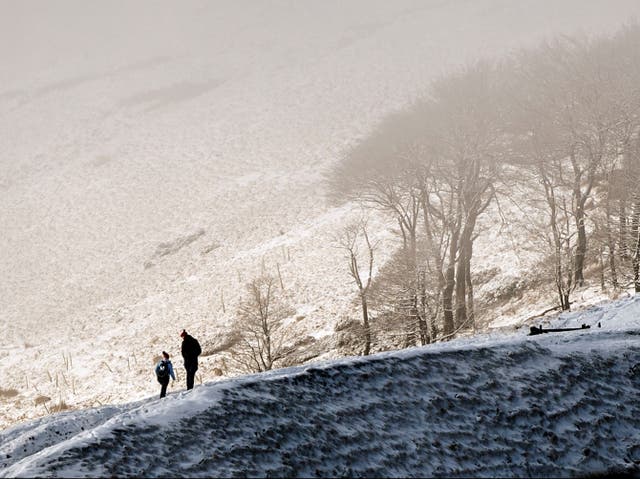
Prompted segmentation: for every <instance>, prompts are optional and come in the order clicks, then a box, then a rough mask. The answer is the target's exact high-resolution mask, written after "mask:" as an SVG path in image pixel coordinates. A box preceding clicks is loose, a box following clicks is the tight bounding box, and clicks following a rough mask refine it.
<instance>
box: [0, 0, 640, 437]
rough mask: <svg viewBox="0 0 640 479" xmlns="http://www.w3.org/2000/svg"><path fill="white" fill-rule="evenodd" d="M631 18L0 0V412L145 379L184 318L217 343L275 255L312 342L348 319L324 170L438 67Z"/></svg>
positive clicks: (534, 6) (347, 290) (39, 408)
mask: <svg viewBox="0 0 640 479" xmlns="http://www.w3.org/2000/svg"><path fill="white" fill-rule="evenodd" d="M639 14H640V4H638V2H637V1H635V0H613V1H599V0H591V1H585V0H563V1H556V0H553V1H552V0H542V1H540V0H518V1H511V0H508V1H507V0H481V1H476V0H459V1H443V0H399V1H394V2H389V1H387V0H350V1H349V2H343V1H338V0H328V1H316V2H295V1H289V0H271V1H265V2H252V1H246V0H240V1H201V0H190V1H185V2H180V3H179V4H177V3H176V2H173V1H168V0H166V1H157V2H156V1H149V0H144V1H142V0H141V1H138V2H135V4H132V3H131V2H126V1H113V2H84V1H80V0H64V1H56V2H51V3H48V4H47V5H42V4H41V2H34V1H31V0H25V1H24V2H22V1H21V2H2V3H0V56H1V58H2V59H3V61H2V62H0V202H1V203H2V208H0V231H2V234H0V328H1V329H2V332H3V335H4V336H3V337H4V338H5V341H4V343H3V344H2V345H1V346H0V364H1V366H0V367H1V368H2V370H1V372H2V377H3V386H2V387H3V388H6V389H9V390H12V391H13V390H15V391H17V393H18V395H17V396H11V397H9V396H5V395H4V394H3V391H0V427H5V426H6V425H8V424H12V423H14V422H16V421H19V420H24V419H28V418H33V417H37V416H40V415H43V414H45V413H46V410H45V407H44V405H43V404H36V401H37V400H38V399H39V398H40V397H42V396H46V397H50V398H52V401H51V403H53V402H59V401H64V402H65V403H66V404H68V405H69V406H71V407H87V406H91V405H98V404H101V403H102V404H105V403H113V402H123V401H131V400H134V399H140V398H142V397H145V396H147V395H149V394H150V393H151V391H152V390H153V389H154V387H155V385H154V383H153V378H152V377H151V374H150V368H151V366H152V364H153V358H154V356H156V355H157V354H159V352H160V351H162V350H163V349H167V350H169V351H170V352H171V353H172V354H175V353H176V352H177V348H178V347H179V339H178V337H177V333H178V331H180V329H182V328H184V327H186V328H187V329H189V330H191V331H193V332H194V335H195V336H197V337H198V338H199V339H202V340H203V341H204V340H206V341H207V342H209V343H211V345H212V346H215V345H216V344H217V343H216V341H217V340H218V332H219V331H222V330H224V328H225V325H227V324H228V323H229V321H230V320H231V319H232V318H233V315H234V312H235V307H236V305H237V303H238V300H239V299H240V295H241V293H242V291H243V285H244V284H245V283H246V282H247V281H249V280H250V279H251V278H252V277H253V276H255V275H256V274H259V273H260V272H261V270H262V269H263V266H262V265H264V269H266V270H267V272H271V273H273V272H274V270H275V268H276V267H278V266H279V267H280V270H281V272H282V276H283V278H284V282H285V285H286V287H287V291H288V292H289V294H290V295H291V300H292V302H293V303H294V307H295V308H296V310H297V316H299V317H304V319H302V320H301V321H300V322H299V323H298V327H299V328H300V334H301V335H312V336H314V337H317V338H321V337H323V336H327V335H328V334H330V333H331V332H332V331H333V326H334V325H335V323H336V321H338V320H339V319H340V318H342V317H344V316H349V315H352V316H353V315H354V311H353V306H352V304H351V299H352V294H353V284H352V282H351V280H350V278H349V277H348V272H347V268H346V267H345V264H344V262H343V261H342V259H341V257H340V255H338V254H336V251H335V248H333V247H332V244H331V243H332V238H333V237H334V236H335V234H336V233H337V232H338V231H339V230H340V228H341V227H342V226H344V224H346V223H347V222H348V221H350V220H351V219H353V218H355V217H357V215H358V211H354V209H353V208H352V207H351V205H347V206H343V207H336V208H332V207H330V206H328V205H327V203H326V202H325V193H326V191H325V189H324V185H323V183H322V173H323V171H324V170H325V169H326V168H327V167H329V166H330V165H332V164H333V163H334V162H336V161H339V159H340V158H341V157H342V155H343V154H344V152H345V151H346V149H347V148H348V147H349V146H350V145H352V144H354V143H355V142H357V141H358V140H359V139H360V138H362V137H363V136H364V135H366V134H367V133H368V132H369V131H371V129H372V128H373V127H374V126H375V124H376V122H378V121H379V120H380V119H381V118H383V117H384V116H385V115H386V114H388V113H389V112H391V111H394V110H397V109H399V108H402V107H404V106H406V105H407V104H409V103H410V102H411V101H412V100H413V99H414V98H415V97H416V96H417V95H420V94H422V93H423V92H424V90H425V88H426V87H427V85H428V83H429V81H430V80H432V79H433V78H434V77H437V76H438V75H440V74H441V73H442V72H444V71H446V70H447V69H448V68H451V67H454V66H456V65H459V64H460V63H462V62H465V61H467V60H473V59H476V58H478V56H480V55H486V56H492V55H499V54H503V53H507V52H509V51H510V50H512V49H513V48H516V47H518V46H520V45H524V44H530V43H532V42H535V41H537V40H538V39H540V38H542V37H543V36H545V35H551V34H556V33H573V32H575V31H580V30H585V31H589V32H602V31H612V30H614V29H616V28H618V27H619V25H620V24H621V23H622V22H624V21H627V20H628V19H629V18H631V17H633V16H634V15H635V16H638V15H639ZM377 239H381V240H382V243H381V250H382V251H385V252H386V253H390V252H391V251H392V248H393V246H394V243H393V241H392V240H391V239H390V237H389V236H388V235H386V233H385V232H384V231H381V233H380V238H377ZM487 241H490V240H487ZM478 255H479V256H481V255H482V252H481V251H480V249H478ZM379 259H380V260H381V261H382V260H384V255H383V254H381V256H380V258H379ZM522 267H523V268H526V267H527V265H523V266H522ZM222 297H224V303H225V304H226V308H225V311H223V307H222V301H221V298H222ZM328 354H331V351H329V353H328ZM104 362H108V364H109V368H111V370H110V371H108V372H107V373H105V372H104V369H105V366H104V365H103V363H104ZM214 368H220V369H222V370H223V371H224V372H225V374H226V373H227V372H228V371H227V370H226V369H225V368H224V365H223V364H222V362H221V360H220V358H218V357H210V358H209V359H208V360H207V361H206V362H205V364H203V368H202V371H201V373H202V374H203V376H204V379H210V378H212V377H213V375H212V374H211V371H212V370H213V369H214ZM51 403H50V405H51Z"/></svg>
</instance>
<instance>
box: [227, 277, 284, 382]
mask: <svg viewBox="0 0 640 479" xmlns="http://www.w3.org/2000/svg"><path fill="white" fill-rule="evenodd" d="M276 284H277V283H276V279H275V278H273V277H272V276H269V275H263V276H260V277H258V278H256V279H254V280H253V281H251V282H250V283H249V284H247V292H246V296H245V298H244V299H243V300H242V302H241V303H240V306H239V308H238V316H237V319H236V321H235V325H234V329H235V330H236V331H237V334H238V342H237V343H236V345H235V346H234V347H233V355H232V357H233V359H234V361H235V362H236V363H237V364H238V366H239V367H240V368H241V369H243V370H244V371H247V372H262V371H269V370H271V369H273V368H275V367H278V365H279V364H281V363H282V362H283V361H285V360H286V359H287V358H289V357H290V356H291V355H292V354H293V353H294V348H293V346H292V342H293V336H292V333H291V331H289V330H287V328H286V326H285V325H284V324H283V322H284V320H285V319H286V318H288V317H289V316H291V315H292V314H293V313H294V311H293V309H292V308H291V307H289V306H288V305H287V304H286V302H285V301H284V300H283V299H282V298H281V297H280V295H279V291H278V289H277V286H276Z"/></svg>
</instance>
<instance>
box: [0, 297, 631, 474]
mask: <svg viewBox="0 0 640 479" xmlns="http://www.w3.org/2000/svg"><path fill="white" fill-rule="evenodd" d="M582 323H584V324H588V325H590V326H591V328H590V329H586V330H580V331H570V332H563V333H554V334H551V333H550V334H545V335H540V336H528V335H526V333H527V331H525V330H521V331H519V332H516V333H513V332H510V333H508V334H506V333H500V332H493V333H491V334H485V335H480V336H478V337H475V338H467V339H459V340H456V341H451V342H449V343H439V344H435V345H432V346H426V347H421V348H413V349H409V350H404V351H396V352H388V353H382V354H378V355H374V356H369V357H358V358H346V359H341V360H335V361H328V362H324V363H319V364H314V365H310V366H303V367H295V368H288V369H281V370H277V371H272V372H268V373H263V374H257V375H249V376H244V377H237V378H233V379H227V380H223V381H218V382H211V383H206V384H204V385H202V386H197V387H196V388H195V389H194V390H193V391H188V392H187V391H183V392H179V393H171V394H169V396H168V397H167V398H165V399H156V398H147V399H145V400H141V401H137V402H134V403H130V404H123V405H120V406H107V407H101V408H94V409H89V410H81V411H75V412H71V413H62V414H56V415H52V416H48V417H46V418H42V419H38V420H35V421H32V422H30V423H24V424H20V425H17V426H14V427H13V428H10V429H8V430H5V431H3V432H0V444H1V445H0V477H33V476H38V477H104V476H113V475H115V476H118V477H131V476H145V477H156V476H189V477H231V476H251V477H268V476H278V477H294V476H296V477H316V476H320V477H334V476H376V477H412V476H421V477H431V476H447V477H504V476H507V477H524V476H527V477H529V476H533V477H540V476H544V477H558V476H562V477H566V476H584V475H588V474H602V473H614V472H615V473H618V474H620V473H631V472H633V473H635V474H638V473H639V472H640V428H639V427H640V419H638V418H640V404H639V403H638V401H635V400H634V399H633V398H635V397H637V395H638V393H639V392H640V341H639V339H638V338H640V297H635V298H627V299H624V300H620V301H617V302H612V303H607V304H601V305H599V306H595V307H592V308H590V309H588V310H585V311H581V312H576V313H568V314H562V315H559V316H558V317H557V318H555V319H553V320H551V321H550V325H551V326H554V327H560V326H575V325H579V324H582ZM598 323H600V326H601V327H599V328H598V327H597V324H598ZM634 368H635V369H634ZM159 449H161V450H162V451H164V452H162V453H160V452H159ZM166 451H169V452H168V453H166Z"/></svg>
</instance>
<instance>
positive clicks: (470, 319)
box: [465, 244, 476, 333]
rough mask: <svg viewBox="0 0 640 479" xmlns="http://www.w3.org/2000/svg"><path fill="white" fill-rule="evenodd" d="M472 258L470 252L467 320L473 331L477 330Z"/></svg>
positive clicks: (468, 259)
mask: <svg viewBox="0 0 640 479" xmlns="http://www.w3.org/2000/svg"><path fill="white" fill-rule="evenodd" d="M472 248H473V244H471V245H469V249H472ZM471 258H472V252H471V251H470V252H469V255H468V257H467V258H466V262H465V263H466V268H467V273H466V278H467V321H468V322H469V324H470V325H471V327H472V328H473V332H474V333H475V332H476V317H475V312H474V306H473V282H472V281H471Z"/></svg>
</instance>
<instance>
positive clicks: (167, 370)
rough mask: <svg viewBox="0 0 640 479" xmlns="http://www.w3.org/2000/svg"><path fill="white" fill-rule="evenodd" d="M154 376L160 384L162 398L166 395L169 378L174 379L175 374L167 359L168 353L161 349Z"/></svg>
mask: <svg viewBox="0 0 640 479" xmlns="http://www.w3.org/2000/svg"><path fill="white" fill-rule="evenodd" d="M156 378H158V382H159V383H160V384H161V385H162V389H160V397H161V398H163V397H165V396H166V395H167V386H168V385H169V378H171V379H173V380H174V381H175V380H176V375H175V374H174V372H173V364H171V360H170V359H169V353H168V352H166V351H162V359H161V360H160V361H158V363H157V364H156Z"/></svg>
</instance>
